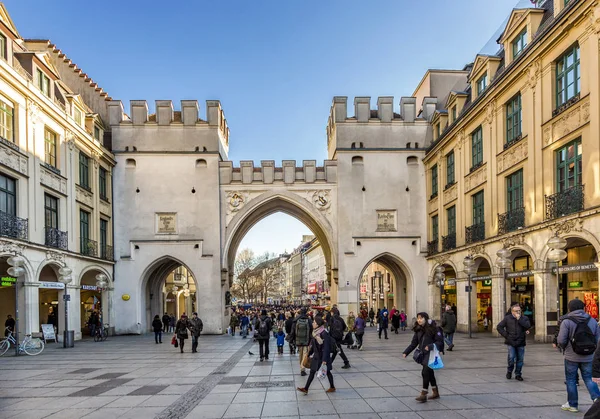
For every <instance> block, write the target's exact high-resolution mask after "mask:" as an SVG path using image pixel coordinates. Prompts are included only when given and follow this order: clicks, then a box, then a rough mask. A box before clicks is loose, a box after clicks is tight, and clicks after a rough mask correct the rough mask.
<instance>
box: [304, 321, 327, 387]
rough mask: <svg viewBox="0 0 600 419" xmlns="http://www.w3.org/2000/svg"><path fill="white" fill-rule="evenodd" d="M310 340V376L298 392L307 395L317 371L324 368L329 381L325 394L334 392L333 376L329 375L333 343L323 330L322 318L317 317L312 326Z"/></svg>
mask: <svg viewBox="0 0 600 419" xmlns="http://www.w3.org/2000/svg"><path fill="white" fill-rule="evenodd" d="M312 327H313V329H314V330H313V332H312V334H311V335H312V340H311V347H310V351H309V355H312V359H311V361H310V375H309V376H308V379H307V380H306V384H305V385H304V387H298V389H297V390H298V391H299V392H301V393H304V394H308V389H309V388H310V384H311V383H312V381H313V379H314V378H315V374H316V373H317V372H318V371H319V369H321V368H323V367H325V368H326V369H327V379H328V380H329V388H328V389H327V390H325V392H326V393H333V392H335V385H334V384H333V375H332V374H331V370H332V364H333V359H332V357H331V353H332V352H333V353H334V356H335V352H334V350H335V348H334V347H335V343H334V342H333V339H332V337H331V336H330V335H329V333H328V332H327V330H326V329H325V320H324V319H323V317H322V316H320V315H317V316H315V319H314V321H313V324H312Z"/></svg>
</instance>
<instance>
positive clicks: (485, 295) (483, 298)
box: [477, 292, 492, 300]
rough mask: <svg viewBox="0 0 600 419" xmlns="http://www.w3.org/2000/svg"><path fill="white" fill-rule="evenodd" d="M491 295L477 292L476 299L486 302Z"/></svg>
mask: <svg viewBox="0 0 600 419" xmlns="http://www.w3.org/2000/svg"><path fill="white" fill-rule="evenodd" d="M491 296H492V294H490V293H487V292H478V293H477V298H479V299H480V300H486V299H489V298H491Z"/></svg>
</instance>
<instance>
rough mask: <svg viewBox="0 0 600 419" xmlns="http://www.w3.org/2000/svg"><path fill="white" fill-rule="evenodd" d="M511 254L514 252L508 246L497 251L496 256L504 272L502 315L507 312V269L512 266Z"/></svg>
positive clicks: (497, 263) (498, 265)
mask: <svg viewBox="0 0 600 419" xmlns="http://www.w3.org/2000/svg"><path fill="white" fill-rule="evenodd" d="M511 254H512V252H511V251H510V250H508V249H507V248H506V247H503V248H502V249H500V250H498V251H497V252H496V256H498V259H496V266H497V267H498V268H499V269H500V271H501V273H502V287H501V289H502V290H501V292H502V312H501V314H502V316H504V314H505V313H506V269H510V267H511V266H512V261H511V260H510V255H511ZM502 316H500V317H502Z"/></svg>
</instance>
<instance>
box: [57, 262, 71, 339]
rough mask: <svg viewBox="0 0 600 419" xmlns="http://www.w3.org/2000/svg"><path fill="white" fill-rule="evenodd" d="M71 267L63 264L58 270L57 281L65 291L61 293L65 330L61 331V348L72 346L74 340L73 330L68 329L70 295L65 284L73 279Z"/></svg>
mask: <svg viewBox="0 0 600 419" xmlns="http://www.w3.org/2000/svg"><path fill="white" fill-rule="evenodd" d="M71 272H73V271H72V270H71V268H69V267H67V266H64V267H62V268H60V269H59V270H58V274H59V275H60V276H59V277H58V281H59V282H61V283H63V284H64V285H65V292H64V293H63V300H64V302H65V330H64V331H63V348H72V347H73V345H74V342H73V341H74V340H75V331H70V330H69V301H71V296H70V295H69V289H68V288H67V286H68V285H69V284H70V283H71V281H73V277H72V276H71Z"/></svg>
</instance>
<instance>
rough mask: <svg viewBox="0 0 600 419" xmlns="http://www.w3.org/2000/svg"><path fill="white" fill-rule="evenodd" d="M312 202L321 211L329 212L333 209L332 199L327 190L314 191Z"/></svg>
mask: <svg viewBox="0 0 600 419" xmlns="http://www.w3.org/2000/svg"><path fill="white" fill-rule="evenodd" d="M311 201H312V203H313V205H314V206H315V207H316V208H317V209H318V210H319V211H327V210H328V209H329V208H330V207H331V197H330V196H329V191H327V190H321V191H314V192H313V193H312V199H311Z"/></svg>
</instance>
